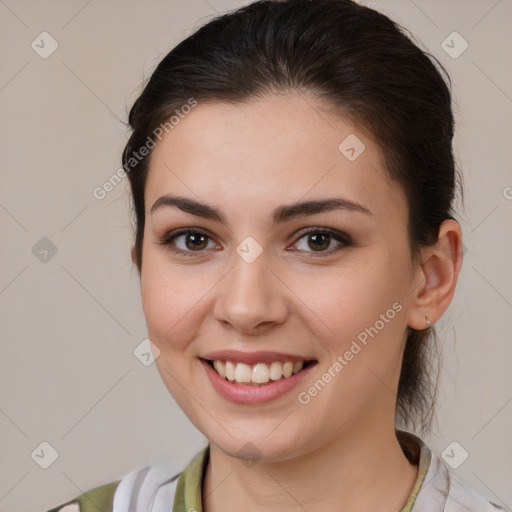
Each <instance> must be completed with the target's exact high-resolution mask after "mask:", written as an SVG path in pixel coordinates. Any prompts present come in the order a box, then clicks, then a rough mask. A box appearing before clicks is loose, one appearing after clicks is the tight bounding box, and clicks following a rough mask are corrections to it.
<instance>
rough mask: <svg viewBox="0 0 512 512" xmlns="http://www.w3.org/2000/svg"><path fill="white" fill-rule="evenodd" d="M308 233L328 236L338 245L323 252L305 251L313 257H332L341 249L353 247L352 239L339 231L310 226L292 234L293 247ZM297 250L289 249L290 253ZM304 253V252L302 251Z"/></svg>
mask: <svg viewBox="0 0 512 512" xmlns="http://www.w3.org/2000/svg"><path fill="white" fill-rule="evenodd" d="M310 233H317V234H325V235H329V236H330V237H331V238H333V239H334V240H336V241H337V242H339V244H340V245H338V246H337V247H334V248H331V249H328V250H325V251H305V252H306V253H309V254H310V255H311V256H313V257H322V256H325V257H327V256H328V255H332V254H333V253H335V252H338V251H339V250H340V249H343V248H344V247H349V246H351V245H354V241H353V240H352V237H350V235H348V234H346V233H343V232H341V231H338V230H336V229H332V228H327V227H319V226H311V227H308V228H305V229H302V230H299V231H298V232H296V233H294V235H293V240H294V242H293V245H295V244H296V243H297V242H298V241H299V240H300V239H301V238H304V236H306V235H308V234H310ZM295 250H297V249H291V251H295ZM302 252H304V251H302Z"/></svg>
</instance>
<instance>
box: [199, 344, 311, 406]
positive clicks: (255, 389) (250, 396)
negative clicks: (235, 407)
mask: <svg viewBox="0 0 512 512" xmlns="http://www.w3.org/2000/svg"><path fill="white" fill-rule="evenodd" d="M267 354H268V352H267ZM217 355H218V353H215V358H216V359H220V360H222V358H219V357H217ZM287 357H288V356H287ZM199 360H200V361H201V364H202V365H203V368H204V369H205V372H206V375H207V376H208V378H209V379H210V382H211V384H212V386H213V388H214V389H215V391H217V393H218V394H219V395H220V396H222V397H223V398H225V399H226V400H229V401H230V402H233V403H235V404H245V405H247V404H263V403H267V402H271V401H273V400H276V399H277V398H280V397H281V396H283V395H285V394H286V393H289V392H290V391H292V390H293V389H294V388H296V387H297V386H298V385H299V384H300V383H301V382H302V380H304V378H305V377H307V375H308V374H309V372H310V371H311V369H312V368H313V367H314V366H316V362H314V363H312V364H310V365H308V366H307V367H306V368H304V369H303V370H301V371H300V372H298V373H296V374H295V375H292V376H291V377H286V378H281V379H279V380H276V381H270V382H269V383H268V384H265V385H261V386H254V385H247V384H236V383H235V382H231V381H229V380H227V379H225V378H223V377H221V376H220V375H219V374H218V373H217V372H216V371H215V370H214V369H213V368H212V367H211V366H210V364H209V363H208V361H206V360H205V359H201V358H200V359H199ZM287 360H288V361H290V359H287ZM297 360H298V361H302V360H303V359H297ZM228 361H230V359H228ZM273 361H276V359H273ZM261 362H264V361H261Z"/></svg>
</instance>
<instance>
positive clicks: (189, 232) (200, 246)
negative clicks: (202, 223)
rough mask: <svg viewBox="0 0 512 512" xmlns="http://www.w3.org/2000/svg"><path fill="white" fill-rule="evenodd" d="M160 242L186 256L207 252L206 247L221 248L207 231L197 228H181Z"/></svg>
mask: <svg viewBox="0 0 512 512" xmlns="http://www.w3.org/2000/svg"><path fill="white" fill-rule="evenodd" d="M158 243H159V244H160V245H164V246H165V247H167V248H168V249H169V250H170V251H172V252H174V253H176V254H180V255H184V256H195V255H200V254H201V253H203V252H206V251H205V249H212V248H220V246H218V244H216V243H215V242H214V241H213V239H212V238H211V237H210V236H209V235H208V234H207V233H204V232H203V231H198V230H195V229H181V230H179V231H175V232H173V233H169V234H168V235H166V236H164V237H163V238H161V239H160V241H159V242H158ZM194 253H196V254H194Z"/></svg>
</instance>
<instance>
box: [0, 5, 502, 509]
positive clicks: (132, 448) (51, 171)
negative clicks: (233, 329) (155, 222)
mask: <svg viewBox="0 0 512 512" xmlns="http://www.w3.org/2000/svg"><path fill="white" fill-rule="evenodd" d="M365 3H366V4H367V5H370V6H372V7H376V8H377V9H380V10H382V11H383V12H385V13H387V14H389V15H390V16H392V17H393V18H394V19H396V20H397V21H399V22H400V23H402V24H403V25H404V26H406V27H407V28H408V29H409V30H411V32H412V33H413V34H415V35H416V37H417V39H418V40H419V41H421V42H422V43H423V44H424V45H425V46H426V47H427V48H429V49H430V50H431V51H432V52H433V53H434V54H435V55H436V56H437V57H438V58H439V59H440V60H441V62H442V63H443V64H444V65H445V66H446V67H447V69H448V70H449V72H450V73H451V76H452V78H453V82H454V94H455V100H456V104H457V107H456V111H457V119H458V131H457V140H456V153H457V156H458V158H459V161H460V165H461V167H462V169H463V171H464V174H465V190H466V204H465V209H464V212H463V214H462V216H461V217H462V224H463V228H464V232H465V235H466V239H465V245H466V249H467V252H466V258H465V263H464V268H463V271H462V275H461V280H460V286H459V288H458V291H457V294H456V298H455V301H454V303H453V304H452V306H451V307H450V310H449V313H448V314H447V315H446V317H445V319H444V321H443V322H442V325H441V326H440V333H441V338H442V339H443V346H444V356H443V357H444V359H443V361H444V366H443V374H442V387H441V391H440V400H439V424H438V429H437V430H436V431H435V432H433V433H432V434H431V435H430V437H428V438H427V441H428V442H430V443H431V445H432V447H433V448H434V449H436V450H438V453H440V452H442V451H443V450H444V449H445V448H446V447H447V446H448V445H449V444H450V443H452V442H453V441H456V442H457V443H459V445H460V446H461V447H462V448H463V449H465V450H466V451H467V452H468V453H469V457H468V459H467V460H466V461H465V462H464V463H463V464H462V465H461V466H460V467H459V468H458V469H457V470H455V471H456V473H457V474H459V475H461V476H462V477H463V478H465V479H466V480H467V481H468V482H469V483H471V484H472V485H473V486H474V487H476V488H477V489H479V490H480V491H481V492H483V493H484V494H486V495H487V496H488V497H489V498H491V499H492V500H494V501H496V502H497V503H500V504H502V505H503V506H507V507H509V508H510V507H511V505H512V487H511V486H510V477H511V475H512V436H511V434H510V433H511V431H512V421H511V419H512V382H511V377H510V365H511V360H512V357H511V356H512V348H511V347H512V343H511V341H512V340H511V335H510V333H511V332H512V314H511V313H512V286H511V284H512V283H511V281H512V272H511V268H510V262H511V254H512V250H511V249H512V247H511V245H512V242H511V233H512V229H511V224H512V222H511V219H512V188H510V187H512V173H511V161H512V158H511V156H512V155H511V153H512V149H511V148H512V144H511V134H512V116H511V113H512V80H511V78H512V76H511V67H510V49H511V47H512V40H511V39H512V38H511V31H510V27H511V26H512V3H511V2H510V0H500V1H497V0H478V1H477V0H471V1H470V0H450V1H445V0H435V1H427V0H414V1H412V0H394V1H391V0H386V1H385V0H382V1H373V2H372V1H367V2H365ZM240 5H242V2H236V1H231V2H230V1H228V0H208V1H206V0H187V1H186V2H184V1H183V2H180V1H177V0H167V1H163V0H151V1H147V2H135V1H126V2H122V1H121V0H111V1H103V2H101V1H99V0H92V1H86V0H73V1H66V2H64V1H62V0H61V1H58V0H47V1H36V0H0V30H1V32H0V33H1V39H2V45H1V50H0V51H1V59H0V63H1V69H0V108H1V121H0V122H1V124H2V132H1V133H2V136H1V139H0V144H1V156H0V158H1V162H2V171H1V180H2V181H1V187H0V225H1V229H2V231H1V233H2V237H1V240H2V243H1V246H0V254H1V267H0V314H1V324H0V325H1V348H2V357H1V360H0V393H1V395H0V429H1V437H0V443H1V445H0V446H1V450H0V453H1V458H2V463H1V465H0V511H3V512H6V511H14V510H16V511H17V512H28V511H41V510H46V509H48V508H50V507H52V506H56V505H58V504H60V503H62V502H64V501H66V500H68V499H70V498H72V497H74V496H76V495H78V494H80V493H81V492H83V491H85V490H87V489H90V488H91V487H93V486H97V485H100V484H102V483H106V482H108V481H112V480H114V479H118V478H121V477H122V476H123V475H124V474H126V473H127V472H129V471H131V470H132V469H134V468H135V467H137V466H139V465H142V464H150V463H156V462H160V461H164V460H166V459H169V458H171V459H174V460H175V461H176V467H177V468H178V469H182V467H184V465H185V464H186V463H188V461H189V459H190V458H191V457H192V456H193V455H194V454H195V453H196V452H197V451H198V450H199V449H200V448H201V447H202V446H203V445H204V443H205V439H204V438H203V436H202V435H201V434H200V433H198V432H197V431H196V430H195V429H194V427H192V425H191V424H190V423H189V422H188V420H187V419H186V418H185V417H184V415H183V413H181V411H180V410H179V409H178V407H177V406H176V404H175V403H174V401H173V400H172V398H171V397H170V396H169V394H168V392H167V390H166V389H165V387H164V386H163V384H162V383H161V381H160V377H159V375H158V373H157V370H156V367H155V366H154V364H153V365H151V366H147V367H146V366H144V365H143V364H142V363H141V362H140V361H139V360H138V359H137V358H136V357H135V356H134V353H133V351H134V350H135V349H136V347H137V346H138V345H139V344H140V343H141V341H142V340H143V339H144V338H145V337H146V329H145V323H144V318H143V315H142V310H141V305H140V298H139V289H138V277H137V273H136V271H135V268H133V267H132V264H131V261H130V257H129V248H130V243H131V226H130V216H129V210H128V196H127V190H128V189H127V183H126V180H123V181H122V183H121V184H119V185H118V186H117V187H115V188H114V190H112V191H111V192H110V193H109V194H108V195H107V197H106V198H105V199H103V200H98V199H95V198H94V196H93V190H94V189H95V188H96V187H101V186H102V185H103V183H104V182H105V181H106V180H108V179H109V178H110V177H111V176H112V175H113V174H114V173H115V172H116V170H117V169H118V168H119V166H120V152H121V150H122V148H123V145H124V143H125V141H126V134H127V132H126V127H125V126H124V125H123V124H122V123H121V122H120V121H118V120H117V119H116V116H117V117H119V118H120V119H121V120H123V121H124V120H126V118H127V110H128V107H129V106H130V105H131V104H132V102H133V101H134V99H135V98H136V97H137V95H138V93H139V92H140V84H141V82H142V80H143V79H144V78H145V77H147V76H148V74H149V73H150V72H151V71H152V70H153V68H154V66H155V65H156V63H157V62H158V61H159V60H160V59H161V58H162V57H163V56H164V55H165V54H166V53H167V52H168V51H169V50H170V49H171V47H172V46H174V45H175V44H176V43H177V42H179V41H180V40H181V39H182V38H184V37H185V36H186V35H188V34H189V33H190V32H191V31H192V30H193V29H194V27H197V26H199V25H200V24H201V23H202V22H204V21H206V20H207V19H208V18H210V17H211V16H212V15H216V14H217V12H223V11H225V10H227V9H228V8H235V7H237V6H240ZM43 31H46V32H48V33H49V34H51V36H52V37H53V38H54V39H55V40H56V41H57V43H58V48H57V50H56V51H55V52H54V53H53V54H52V55H50V56H49V57H48V58H46V59H43V58H41V57H40V56H39V55H38V53H36V51H34V50H33V49H32V47H31V43H32V41H34V40H35V43H38V42H39V43H38V44H39V46H40V47H39V48H38V50H39V51H40V52H42V51H43V50H44V51H48V50H49V49H51V41H50V40H49V39H45V43H44V48H42V46H43V45H42V44H41V42H40V41H41V38H38V36H39V34H40V33H41V32H43ZM453 31H457V32H458V33H459V34H461V36H462V37H463V38H464V40H466V41H467V43H468V44H469V47H468V48H467V50H466V51H465V52H464V53H462V55H460V56H458V58H452V57H451V56H449V55H448V54H447V53H446V52H445V51H444V50H443V48H442V46H441V45H442V42H443V41H444V40H445V39H446V38H447V36H449V35H450V34H451V33H452V32H453ZM42 37H45V38H47V37H48V36H42ZM450 41H451V40H450V39H448V42H449V43H448V44H450V45H451V46H454V50H453V51H457V50H460V49H461V46H460V44H461V42H462V41H461V40H454V43H453V44H452V43H451V42H450ZM43 237H47V238H48V239H49V240H51V242H52V244H53V245H54V246H55V248H56V250H57V252H56V253H55V254H54V255H52V252H51V250H50V249H49V246H48V242H47V241H43V242H40V239H41V238H43ZM36 244H39V245H36ZM45 244H46V245H45ZM34 246H35V247H36V248H35V249H33V247H34ZM45 250H47V251H49V252H48V253H45V252H44V251H45ZM45 257H46V261H41V258H42V259H43V260H44V258H45ZM455 333H456V335H455ZM42 442H47V443H49V444H50V445H51V446H52V447H53V449H54V450H56V452H58V458H57V459H56V460H55V462H53V464H51V465H50V466H49V467H48V468H47V469H43V468H42V467H40V465H39V464H38V463H44V462H46V463H48V462H49V456H50V454H51V449H50V448H48V447H46V448H45V445H43V447H42V449H43V451H44V457H43V456H42V455H41V453H42V452H41V446H40V444H41V443H42ZM456 450H459V451H458V452H457V456H458V457H459V456H460V454H461V453H462V452H461V451H460V450H461V448H458V447H457V448H456ZM34 451H35V454H34V455H33V456H32V454H33V452H34ZM37 453H39V457H38V456H37V455H36V454H37ZM36 461H37V462H38V463H36Z"/></svg>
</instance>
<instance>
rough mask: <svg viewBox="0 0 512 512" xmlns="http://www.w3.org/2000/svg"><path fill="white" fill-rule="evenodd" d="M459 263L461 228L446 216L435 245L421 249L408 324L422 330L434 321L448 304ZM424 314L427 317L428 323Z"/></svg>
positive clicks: (453, 288) (460, 260) (451, 296)
mask: <svg viewBox="0 0 512 512" xmlns="http://www.w3.org/2000/svg"><path fill="white" fill-rule="evenodd" d="M461 265H462V231H461V229H460V226H459V224H458V222H456V221H454V220H452V219H447V220H445V221H443V223H442V224H441V226H440V228H439V238H438V240H437V242H436V243H435V244H434V245H430V246H425V247H423V248H422V249H421V254H420V261H419V263H418V272H417V279H415V288H414V289H413V291H412V292H411V293H412V294H413V299H412V302H411V308H410V309H409V316H408V326H409V327H412V328H413V329H417V330H423V329H426V328H428V327H429V325H431V324H434V323H435V322H436V321H437V320H438V319H439V318H440V317H441V315H442V314H443V313H444V311H445V310H446V308H447V307H448V306H449V304H450V302H451V300H452V298H453V294H454V292H455V285H456V284H457V277H458V275H459V270H460V267H461ZM426 317H428V319H429V320H430V324H429V322H428V321H427V319H426Z"/></svg>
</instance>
